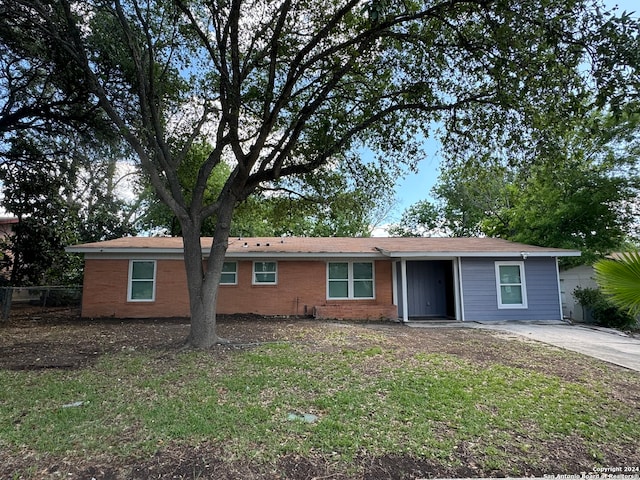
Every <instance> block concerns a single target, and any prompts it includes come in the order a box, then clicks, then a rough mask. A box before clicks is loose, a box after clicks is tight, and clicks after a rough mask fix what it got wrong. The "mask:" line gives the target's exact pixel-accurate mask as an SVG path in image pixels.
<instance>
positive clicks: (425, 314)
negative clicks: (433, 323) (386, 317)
mask: <svg viewBox="0 0 640 480" xmlns="http://www.w3.org/2000/svg"><path fill="white" fill-rule="evenodd" d="M406 275H407V283H406V285H407V296H406V298H407V313H408V317H409V318H410V319H411V320H420V319H424V320H430V319H453V318H455V294H454V276H453V261H451V260H418V261H407V262H406ZM400 284H401V282H400ZM400 288H401V287H400ZM399 307H400V311H401V312H402V311H403V306H402V305H401V304H400V305H399Z"/></svg>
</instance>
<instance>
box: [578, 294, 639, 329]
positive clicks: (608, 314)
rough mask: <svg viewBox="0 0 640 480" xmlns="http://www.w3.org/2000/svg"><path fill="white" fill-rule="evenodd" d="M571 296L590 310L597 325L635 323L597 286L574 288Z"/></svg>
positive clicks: (631, 324)
mask: <svg viewBox="0 0 640 480" xmlns="http://www.w3.org/2000/svg"><path fill="white" fill-rule="evenodd" d="M573 296H574V297H575V298H576V300H578V303H579V304H580V305H582V306H583V307H585V308H587V309H589V310H591V315H592V317H593V319H594V320H595V322H596V323H597V324H598V325H601V326H603V327H613V328H628V327H631V326H633V325H635V323H636V319H635V318H634V317H633V316H631V315H630V314H629V313H627V311H626V310H623V309H621V308H619V307H617V306H616V305H614V304H613V303H612V302H611V300H609V298H608V297H607V296H606V295H604V294H603V293H602V292H601V291H600V290H599V289H597V288H580V287H578V288H576V289H575V290H574V291H573Z"/></svg>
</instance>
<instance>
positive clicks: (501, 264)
mask: <svg viewBox="0 0 640 480" xmlns="http://www.w3.org/2000/svg"><path fill="white" fill-rule="evenodd" d="M510 266H517V267H519V269H520V283H509V284H507V283H502V281H501V279H500V267H510ZM495 272H496V295H497V299H498V308H499V309H501V310H507V309H527V308H529V306H528V302H527V282H526V279H525V269H524V262H523V261H499V262H495ZM503 286H519V287H520V291H521V292H522V303H503V301H502V287H503Z"/></svg>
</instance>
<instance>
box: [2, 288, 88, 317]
mask: <svg viewBox="0 0 640 480" xmlns="http://www.w3.org/2000/svg"><path fill="white" fill-rule="evenodd" d="M81 303H82V287H79V286H78V287H61V286H41V287H0V308H1V311H0V317H1V319H2V320H3V321H7V320H8V319H9V317H10V316H14V315H15V314H19V313H32V312H40V313H44V312H47V311H51V310H66V309H74V310H75V309H79V308H80V304H81Z"/></svg>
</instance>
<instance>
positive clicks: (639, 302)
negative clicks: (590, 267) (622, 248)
mask: <svg viewBox="0 0 640 480" xmlns="http://www.w3.org/2000/svg"><path fill="white" fill-rule="evenodd" d="M594 269H595V271H596V281H597V282H598V285H599V286H600V288H601V289H602V291H603V292H604V293H605V294H606V295H609V297H610V299H611V301H612V302H614V303H615V304H616V305H618V306H619V307H621V308H624V309H627V310H628V311H629V313H630V314H631V315H633V316H634V317H637V316H638V315H640V253H639V252H637V251H636V252H626V253H622V254H621V256H620V258H619V259H616V260H610V259H604V260H600V261H598V262H596V264H595V265H594Z"/></svg>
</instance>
